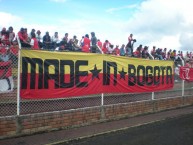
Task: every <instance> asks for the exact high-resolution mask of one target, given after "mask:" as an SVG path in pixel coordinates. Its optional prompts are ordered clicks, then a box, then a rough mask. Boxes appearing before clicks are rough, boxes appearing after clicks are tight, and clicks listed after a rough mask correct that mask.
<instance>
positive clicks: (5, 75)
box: [0, 61, 14, 93]
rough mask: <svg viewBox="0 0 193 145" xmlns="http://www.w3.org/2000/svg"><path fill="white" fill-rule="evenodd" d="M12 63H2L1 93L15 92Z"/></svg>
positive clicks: (0, 72)
mask: <svg viewBox="0 0 193 145" xmlns="http://www.w3.org/2000/svg"><path fill="white" fill-rule="evenodd" d="M13 87H14V84H13V78H12V71H11V61H7V62H0V93H7V92H10V91H13Z"/></svg>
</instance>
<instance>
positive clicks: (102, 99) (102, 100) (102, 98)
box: [101, 93, 104, 106]
mask: <svg viewBox="0 0 193 145" xmlns="http://www.w3.org/2000/svg"><path fill="white" fill-rule="evenodd" d="M103 105H104V94H103V93H102V94H101V106H103Z"/></svg>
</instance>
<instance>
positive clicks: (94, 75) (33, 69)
mask: <svg viewBox="0 0 193 145" xmlns="http://www.w3.org/2000/svg"><path fill="white" fill-rule="evenodd" d="M21 67H22V68H21V97H22V98H25V99H31V98H33V99H34V98H36V99H42V98H63V97H73V96H83V95H90V94H99V93H115V92H116V93H134V92H154V91H160V90H167V89H171V88H173V86H174V69H173V62H172V61H159V60H145V59H137V58H129V57H121V56H113V55H102V54H94V53H81V52H80V53H75V52H53V51H52V52H51V51H50V52H46V51H38V50H22V51H21Z"/></svg>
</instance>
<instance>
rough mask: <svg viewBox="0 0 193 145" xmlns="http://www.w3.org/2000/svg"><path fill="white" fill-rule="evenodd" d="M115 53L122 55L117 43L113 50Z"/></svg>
mask: <svg viewBox="0 0 193 145" xmlns="http://www.w3.org/2000/svg"><path fill="white" fill-rule="evenodd" d="M113 54H114V55H118V56H119V55H120V50H119V45H116V47H115V49H114V50H113Z"/></svg>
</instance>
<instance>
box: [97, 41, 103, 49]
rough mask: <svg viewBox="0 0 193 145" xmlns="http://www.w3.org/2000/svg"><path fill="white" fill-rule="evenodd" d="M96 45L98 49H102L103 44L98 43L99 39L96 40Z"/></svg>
mask: <svg viewBox="0 0 193 145" xmlns="http://www.w3.org/2000/svg"><path fill="white" fill-rule="evenodd" d="M97 45H98V47H99V48H100V49H102V46H103V44H102V42H101V41H100V39H98V41H97Z"/></svg>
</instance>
